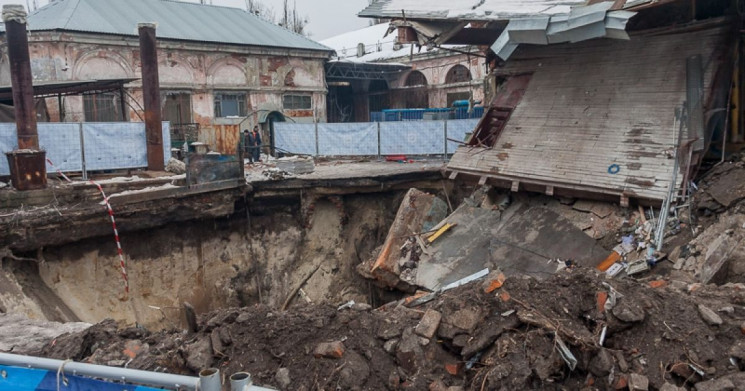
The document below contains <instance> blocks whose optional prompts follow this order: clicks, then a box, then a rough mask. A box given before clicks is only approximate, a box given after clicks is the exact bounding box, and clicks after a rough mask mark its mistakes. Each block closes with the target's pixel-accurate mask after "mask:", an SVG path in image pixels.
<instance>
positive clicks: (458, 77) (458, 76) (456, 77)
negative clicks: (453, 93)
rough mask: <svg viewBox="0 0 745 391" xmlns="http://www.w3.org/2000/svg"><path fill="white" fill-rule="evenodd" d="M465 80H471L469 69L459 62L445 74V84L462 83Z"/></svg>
mask: <svg viewBox="0 0 745 391" xmlns="http://www.w3.org/2000/svg"><path fill="white" fill-rule="evenodd" d="M467 81H471V71H469V70H468V68H466V67H464V66H463V65H460V64H459V65H455V66H453V67H452V68H450V70H449V71H448V74H447V76H445V84H453V83H464V82H467Z"/></svg>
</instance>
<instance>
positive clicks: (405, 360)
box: [396, 327, 424, 373]
mask: <svg viewBox="0 0 745 391" xmlns="http://www.w3.org/2000/svg"><path fill="white" fill-rule="evenodd" d="M419 338H420V337H419V336H417V335H416V334H414V331H413V328H411V327H410V328H407V329H406V330H404V332H403V334H402V335H401V341H400V342H399V343H398V346H397V347H396V359H397V360H398V363H399V365H400V366H401V368H403V369H404V370H405V371H407V372H408V373H416V372H417V371H418V369H419V366H420V364H421V363H422V362H423V360H424V351H423V350H422V347H421V345H420V344H419Z"/></svg>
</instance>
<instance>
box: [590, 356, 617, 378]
mask: <svg viewBox="0 0 745 391" xmlns="http://www.w3.org/2000/svg"><path fill="white" fill-rule="evenodd" d="M614 365H615V360H613V355H612V354H611V352H609V351H608V349H600V351H599V352H598V354H597V355H596V356H595V358H593V359H592V361H590V368H589V369H590V373H592V374H593V375H595V376H597V377H603V376H608V374H609V373H610V371H611V370H612V369H613V366H614Z"/></svg>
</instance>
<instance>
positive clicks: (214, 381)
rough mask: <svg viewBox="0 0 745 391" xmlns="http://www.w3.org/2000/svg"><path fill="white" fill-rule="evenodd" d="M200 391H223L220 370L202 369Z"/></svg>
mask: <svg viewBox="0 0 745 391" xmlns="http://www.w3.org/2000/svg"><path fill="white" fill-rule="evenodd" d="M199 390H200V391H221V390H222V383H221V382H220V370H219V369H217V368H207V369H202V370H201V371H200V372H199Z"/></svg>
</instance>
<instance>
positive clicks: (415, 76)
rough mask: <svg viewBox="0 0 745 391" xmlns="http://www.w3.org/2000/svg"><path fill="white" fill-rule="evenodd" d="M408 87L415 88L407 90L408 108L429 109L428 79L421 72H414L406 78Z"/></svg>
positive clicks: (406, 100)
mask: <svg viewBox="0 0 745 391" xmlns="http://www.w3.org/2000/svg"><path fill="white" fill-rule="evenodd" d="M406 87H415V88H411V89H406V90H405V91H404V93H405V94H406V97H405V98H404V99H405V102H406V108H409V109H427V108H429V95H428V92H427V78H426V77H424V74H423V73H422V72H419V71H412V72H411V73H409V75H408V76H407V77H406Z"/></svg>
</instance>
